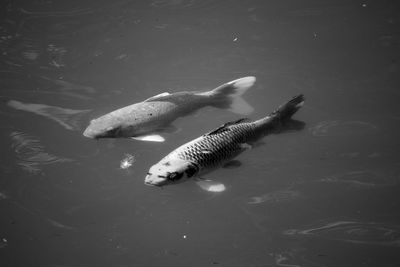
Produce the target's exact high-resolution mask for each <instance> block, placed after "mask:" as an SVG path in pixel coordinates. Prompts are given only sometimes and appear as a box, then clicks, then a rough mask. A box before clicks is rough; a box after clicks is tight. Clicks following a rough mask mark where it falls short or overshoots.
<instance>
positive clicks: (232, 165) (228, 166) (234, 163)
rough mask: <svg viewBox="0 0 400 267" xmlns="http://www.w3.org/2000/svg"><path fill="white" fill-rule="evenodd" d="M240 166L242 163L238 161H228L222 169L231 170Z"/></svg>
mask: <svg viewBox="0 0 400 267" xmlns="http://www.w3.org/2000/svg"><path fill="white" fill-rule="evenodd" d="M241 165H242V162H241V161H240V160H237V159H235V160H231V161H228V162H227V163H225V164H224V165H223V166H222V168H226V169H233V168H237V167H240V166H241Z"/></svg>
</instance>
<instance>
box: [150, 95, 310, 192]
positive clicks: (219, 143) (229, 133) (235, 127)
mask: <svg viewBox="0 0 400 267" xmlns="http://www.w3.org/2000/svg"><path fill="white" fill-rule="evenodd" d="M303 103H304V97H303V95H299V96H296V97H294V98H293V99H292V100H290V101H288V102H287V103H285V104H284V105H282V106H280V107H279V108H278V109H277V110H276V111H274V112H272V113H271V114H270V115H269V116H266V117H264V118H261V119H259V120H256V121H253V122H250V121H247V120H246V119H240V120H238V121H234V122H228V123H225V124H224V125H222V126H221V127H219V128H217V129H215V130H214V131H212V132H209V133H207V134H204V135H202V136H200V137H198V138H197V139H194V140H192V141H190V142H188V143H186V144H184V145H182V146H180V147H178V148H177V149H175V150H174V151H172V152H171V153H170V154H168V155H167V156H166V157H164V158H163V159H162V160H161V161H159V162H158V163H157V164H155V165H153V166H152V167H151V168H150V170H149V172H148V173H147V176H146V178H145V184H146V185H155V186H164V185H168V184H175V183H181V182H184V181H186V180H188V179H189V178H194V177H202V176H203V175H204V174H206V173H209V172H210V171H213V170H215V169H217V168H219V167H221V166H223V165H224V164H226V163H229V162H230V161H232V160H233V159H234V158H235V157H236V156H238V155H239V154H240V153H242V152H243V151H245V150H246V149H248V148H250V147H251V146H252V145H253V144H255V142H257V141H258V140H259V139H260V138H262V137H263V136H265V135H266V134H269V133H273V132H276V131H278V130H279V128H281V126H282V124H284V123H286V122H289V121H290V118H291V117H292V115H293V114H294V113H296V111H297V110H298V109H299V108H300V107H301V106H302V105H303ZM197 180H198V184H199V185H200V186H201V187H202V188H203V189H205V190H208V191H214V192H215V191H217V192H220V191H224V190H225V186H224V185H223V184H219V183H217V182H212V181H210V180H204V179H197Z"/></svg>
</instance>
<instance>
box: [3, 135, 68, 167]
mask: <svg viewBox="0 0 400 267" xmlns="http://www.w3.org/2000/svg"><path fill="white" fill-rule="evenodd" d="M10 137H11V139H12V141H13V143H12V147H13V149H14V151H15V153H16V155H17V157H18V159H19V161H18V165H20V166H21V167H22V169H23V170H25V171H28V172H31V173H37V172H39V171H41V168H40V166H41V165H47V164H52V163H61V162H71V161H73V160H72V159H68V158H59V157H57V156H55V155H52V154H49V153H47V152H45V150H44V147H43V145H42V144H41V143H40V141H39V140H38V139H37V138H35V137H33V136H30V135H28V134H25V133H23V132H12V133H11V134H10Z"/></svg>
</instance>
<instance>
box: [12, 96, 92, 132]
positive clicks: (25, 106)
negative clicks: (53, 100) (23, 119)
mask: <svg viewBox="0 0 400 267" xmlns="http://www.w3.org/2000/svg"><path fill="white" fill-rule="evenodd" d="M7 105H8V106H9V107H12V108H14V109H17V110H23V111H27V112H32V113H34V114H37V115H40V116H44V117H46V118H48V119H50V120H53V121H55V122H57V123H58V124H60V125H61V126H63V127H64V128H65V129H67V130H71V131H74V130H75V131H79V125H78V123H79V120H80V118H81V117H82V115H83V114H85V113H87V112H89V111H90V110H88V109H85V110H75V109H68V108H61V107H56V106H48V105H45V104H31V103H23V102H20V101H16V100H10V101H8V103H7Z"/></svg>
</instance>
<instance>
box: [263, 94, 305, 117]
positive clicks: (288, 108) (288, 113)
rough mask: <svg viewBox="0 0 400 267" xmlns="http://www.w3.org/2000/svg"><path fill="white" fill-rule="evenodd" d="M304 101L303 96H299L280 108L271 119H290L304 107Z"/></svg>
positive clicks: (271, 115)
mask: <svg viewBox="0 0 400 267" xmlns="http://www.w3.org/2000/svg"><path fill="white" fill-rule="evenodd" d="M304 100H305V99H304V96H303V95H302V94H300V95H297V96H295V97H293V98H292V99H291V100H289V101H288V102H286V103H285V104H283V105H281V106H279V107H278V108H277V109H276V110H275V111H274V112H272V113H271V114H270V115H269V117H277V118H278V119H279V120H287V119H290V118H291V117H292V116H293V115H294V114H295V113H296V112H297V111H298V110H299V109H300V108H301V107H302V106H303V105H304Z"/></svg>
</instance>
